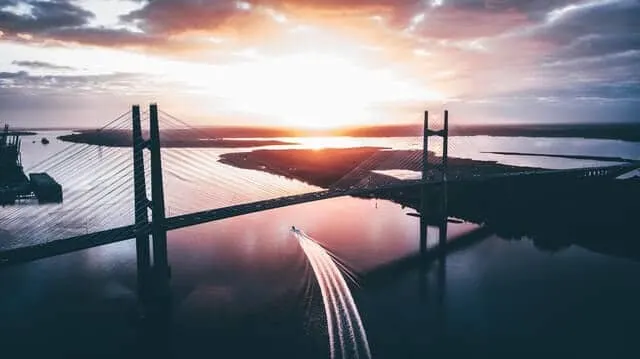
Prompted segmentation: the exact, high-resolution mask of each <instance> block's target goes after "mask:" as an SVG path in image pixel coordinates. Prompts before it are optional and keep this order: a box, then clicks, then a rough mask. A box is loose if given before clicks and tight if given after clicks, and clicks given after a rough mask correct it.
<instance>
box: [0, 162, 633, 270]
mask: <svg viewBox="0 0 640 359" xmlns="http://www.w3.org/2000/svg"><path fill="white" fill-rule="evenodd" d="M638 168H640V162H635V163H628V164H623V165H618V166H610V167H593V168H578V169H569V170H538V171H527V172H516V173H501V174H493V175H483V176H478V175H472V176H469V177H464V178H453V179H449V182H448V183H460V182H477V181H488V180H492V179H497V178H514V177H522V176H544V177H547V176H556V177H559V178H585V177H617V176H619V175H621V174H624V173H627V172H629V171H632V170H635V169H638ZM421 183H424V184H431V185H436V184H438V183H441V181H433V180H431V181H425V182H423V181H422V180H406V181H402V182H394V183H391V184H388V185H382V186H376V187H375V188H357V189H334V190H323V191H317V192H311V193H305V194H300V195H293V196H286V197H280V198H275V199H269V200H263V201H257V202H251V203H245V204H239V205H234V206H230V207H225V208H217V209H212V210H207V211H201V212H195V213H190V214H185V215H180V216H175V217H169V218H167V219H166V229H167V230H168V231H171V230H176V229H180V228H184V227H189V226H195V225H198V224H203V223H207V222H212V221H216V220H221V219H225V218H231V217H237V216H242V215H245V214H250V213H256V212H261V211H266V210H269V209H275V208H280V207H286V206H292V205H296V204H302V203H308V202H314V201H320V200H325V199H329V198H336V197H342V196H365V195H368V194H372V193H374V192H376V191H381V190H389V189H399V188H403V187H410V186H415V185H419V184H421ZM142 230H143V231H146V232H150V226H148V227H146V228H142ZM135 236H136V229H135V227H134V226H133V225H129V226H124V227H118V228H113V229H108V230H104V231H99V232H94V233H89V234H84V235H79V236H75V237H69V238H65V239H60V240H54V241H51V242H46V243H42V244H36V245H31V246H25V247H19V248H13V249H8V250H4V251H0V267H5V266H10V265H14V264H19V263H25V262H30V261H34V260H37V259H42V258H47V257H52V256H57V255H61V254H66V253H71V252H75V251H79V250H83V249H88V248H93V247H97V246H102V245H106V244H110V243H115V242H120V241H124V240H128V239H132V238H135Z"/></svg>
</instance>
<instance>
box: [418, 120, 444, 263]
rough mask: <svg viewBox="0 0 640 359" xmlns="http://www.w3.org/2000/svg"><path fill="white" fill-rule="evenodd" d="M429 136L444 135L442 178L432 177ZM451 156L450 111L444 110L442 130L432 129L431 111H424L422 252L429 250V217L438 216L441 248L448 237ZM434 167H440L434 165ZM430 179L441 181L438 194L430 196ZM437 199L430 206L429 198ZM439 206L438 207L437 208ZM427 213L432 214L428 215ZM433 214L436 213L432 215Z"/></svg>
mask: <svg viewBox="0 0 640 359" xmlns="http://www.w3.org/2000/svg"><path fill="white" fill-rule="evenodd" d="M429 137H442V166H441V167H440V172H441V176H440V178H431V176H430V174H431V173H432V172H433V171H432V169H431V167H432V166H430V164H429ZM448 158H449V111H448V110H445V111H444V124H443V128H442V129H441V130H432V129H431V128H430V127H429V111H425V112H424V129H423V148H422V188H421V192H422V193H421V201H420V207H421V208H420V253H426V252H427V217H431V218H433V217H437V222H438V229H439V231H438V232H439V235H438V246H439V247H440V249H442V248H443V247H444V244H445V242H446V237H447V180H448V179H447V172H448V162H449V161H448ZM433 167H434V169H438V167H436V166H433ZM428 181H431V182H435V181H439V182H440V183H438V184H436V185H435V186H437V187H438V189H439V190H436V192H435V193H436V194H437V196H429V194H430V193H434V192H433V191H431V192H430V189H431V188H434V187H435V186H434V183H432V184H428ZM430 198H431V199H432V200H435V202H436V204H435V206H434V207H431V208H429V199H430ZM436 207H437V208H436ZM427 213H429V214H430V215H429V216H428V215H427ZM431 214H436V216H432V215H431Z"/></svg>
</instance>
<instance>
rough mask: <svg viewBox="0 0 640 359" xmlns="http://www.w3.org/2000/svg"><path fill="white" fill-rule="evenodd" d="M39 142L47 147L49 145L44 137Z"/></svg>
mask: <svg viewBox="0 0 640 359" xmlns="http://www.w3.org/2000/svg"><path fill="white" fill-rule="evenodd" d="M40 142H42V144H43V145H48V144H49V140H47V138H46V137H42V140H40Z"/></svg>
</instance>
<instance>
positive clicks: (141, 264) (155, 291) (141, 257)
mask: <svg viewBox="0 0 640 359" xmlns="http://www.w3.org/2000/svg"><path fill="white" fill-rule="evenodd" d="M132 118H133V131H132V134H133V178H134V181H133V182H134V183H133V186H134V210H135V231H136V257H137V269H138V294H139V300H140V302H141V304H142V306H143V310H146V309H149V308H147V305H149V304H154V305H164V304H167V303H168V301H169V296H170V293H169V279H170V276H171V268H170V266H169V260H168V254H167V231H166V226H165V222H166V221H165V205H164V190H163V180H162V155H161V152H160V148H161V147H160V127H159V124H158V106H157V105H156V104H151V105H150V106H149V140H145V139H144V138H143V137H142V126H141V121H140V106H138V105H134V106H133V108H132ZM145 149H148V150H149V152H150V164H151V182H150V184H151V200H149V199H148V198H147V190H146V179H145V165H144V150H145ZM149 209H151V222H149V213H148V210H149ZM149 235H151V238H152V246H151V248H150V245H149ZM151 249H152V250H151Z"/></svg>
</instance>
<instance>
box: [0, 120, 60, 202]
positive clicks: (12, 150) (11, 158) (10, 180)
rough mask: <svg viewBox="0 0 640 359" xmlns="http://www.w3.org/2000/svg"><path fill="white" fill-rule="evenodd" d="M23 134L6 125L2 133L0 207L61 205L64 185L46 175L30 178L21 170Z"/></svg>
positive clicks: (37, 174)
mask: <svg viewBox="0 0 640 359" xmlns="http://www.w3.org/2000/svg"><path fill="white" fill-rule="evenodd" d="M21 135H22V133H20V132H10V131H9V126H8V125H5V126H4V130H3V131H2V132H0V205H7V204H15V203H16V201H18V200H28V199H37V200H38V203H60V202H62V186H60V184H59V183H58V182H56V181H55V180H54V179H53V178H52V177H51V176H49V175H48V174H47V173H32V174H30V175H29V177H27V175H25V173H24V169H23V168H22V157H21V153H20V151H21V145H22V142H21V140H20V136H21Z"/></svg>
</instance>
